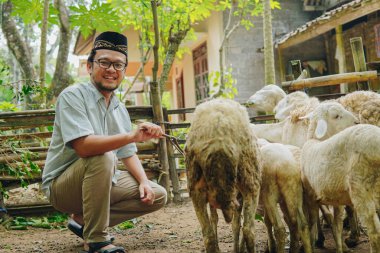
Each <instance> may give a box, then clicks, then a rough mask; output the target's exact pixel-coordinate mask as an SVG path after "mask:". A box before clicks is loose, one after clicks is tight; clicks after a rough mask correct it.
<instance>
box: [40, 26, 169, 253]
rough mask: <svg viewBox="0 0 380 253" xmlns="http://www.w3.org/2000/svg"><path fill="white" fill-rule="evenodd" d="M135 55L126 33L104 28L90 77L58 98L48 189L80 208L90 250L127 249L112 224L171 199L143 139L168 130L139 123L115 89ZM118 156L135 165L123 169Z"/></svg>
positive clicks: (74, 210)
mask: <svg viewBox="0 0 380 253" xmlns="http://www.w3.org/2000/svg"><path fill="white" fill-rule="evenodd" d="M127 57H128V54H127V38H126V37H125V36H124V35H122V34H119V33H115V32H104V33H102V34H100V35H99V36H98V37H97V38H96V39H95V42H94V45H93V49H92V51H91V54H90V56H89V58H88V60H87V71H88V73H89V75H90V82H89V83H86V84H78V85H74V86H70V87H68V88H66V89H65V90H64V91H62V93H61V94H60V95H59V97H58V100H57V105H56V117H55V122H54V132H53V136H52V141H51V144H50V148H49V151H48V155H47V159H46V165H45V168H44V171H43V176H42V189H43V191H44V192H45V194H46V195H47V197H48V198H49V200H50V202H51V204H52V205H53V206H54V207H55V208H56V209H57V210H59V211H62V212H66V213H71V214H72V215H71V218H72V221H70V222H69V226H68V227H69V229H70V230H72V231H73V232H74V233H76V234H77V235H78V236H80V237H82V238H83V239H84V240H85V245H84V246H85V249H86V250H88V252H99V253H101V252H104V253H107V252H108V253H110V252H113V253H115V252H124V249H123V248H122V247H115V246H114V245H112V243H111V239H112V238H110V236H109V235H108V233H107V232H106V228H107V227H109V226H114V225H116V224H119V223H121V222H123V221H125V220H128V219H131V218H134V217H138V216H140V215H144V214H147V213H150V212H153V211H155V210H158V209H159V208H161V207H162V206H163V205H164V204H165V203H166V191H165V189H164V188H163V187H161V186H159V185H158V184H155V183H153V182H151V181H149V180H148V179H147V176H146V174H145V172H144V169H143V167H142V165H141V163H140V160H139V159H138V157H137V155H136V151H137V149H136V145H135V142H142V141H146V140H149V139H151V138H160V137H161V136H162V134H163V131H162V129H161V128H160V127H159V126H157V125H155V124H152V123H142V124H140V125H139V126H138V128H137V129H136V130H132V125H131V121H130V118H129V115H128V112H127V110H126V108H125V107H124V106H123V105H122V104H121V103H120V102H119V101H118V100H117V98H116V96H115V95H114V93H113V91H114V90H115V89H117V88H118V87H119V85H120V83H121V82H122V80H123V78H124V75H125V69H126V66H127V64H128V58H127ZM116 158H118V159H120V160H121V161H122V162H123V163H124V165H125V167H126V168H127V171H118V170H116V164H117V159H116Z"/></svg>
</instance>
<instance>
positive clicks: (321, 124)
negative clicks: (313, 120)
mask: <svg viewBox="0 0 380 253" xmlns="http://www.w3.org/2000/svg"><path fill="white" fill-rule="evenodd" d="M326 132H327V122H326V121H325V120H323V119H320V120H318V122H317V128H316V129H315V132H314V133H315V137H317V138H318V139H321V138H322V137H323V136H325V135H326Z"/></svg>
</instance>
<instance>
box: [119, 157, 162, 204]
mask: <svg viewBox="0 0 380 253" xmlns="http://www.w3.org/2000/svg"><path fill="white" fill-rule="evenodd" d="M121 160H122V161H123V163H124V165H125V167H126V168H127V170H128V171H129V172H130V173H131V174H132V176H133V177H134V178H135V179H136V180H137V182H138V183H139V191H140V198H141V201H142V202H144V203H147V204H153V201H154V198H155V196H154V192H153V189H152V187H151V186H150V184H149V180H148V177H147V176H146V174H145V171H144V168H143V166H142V164H141V162H140V160H139V158H138V156H137V155H136V154H135V155H133V156H130V157H128V158H123V159H121Z"/></svg>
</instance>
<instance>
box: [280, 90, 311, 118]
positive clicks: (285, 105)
mask: <svg viewBox="0 0 380 253" xmlns="http://www.w3.org/2000/svg"><path fill="white" fill-rule="evenodd" d="M309 99H310V97H309V96H308V95H307V94H306V93H305V92H303V91H295V92H293V93H290V94H288V95H286V97H284V98H283V99H281V100H280V101H279V102H278V104H277V105H276V107H275V108H274V111H275V118H276V119H277V120H284V119H285V118H286V117H288V116H289V114H290V112H291V111H292V110H294V109H296V108H297V107H299V106H303V105H304V104H305V103H306V101H307V100H309Z"/></svg>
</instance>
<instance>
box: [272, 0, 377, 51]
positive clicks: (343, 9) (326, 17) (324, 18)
mask: <svg viewBox="0 0 380 253" xmlns="http://www.w3.org/2000/svg"><path fill="white" fill-rule="evenodd" d="M375 1H379V0H354V1H351V2H349V3H346V4H344V5H342V6H340V7H338V8H335V9H333V10H330V11H327V12H325V13H324V14H323V15H321V16H319V17H318V18H316V19H313V20H311V21H309V22H307V23H306V24H304V25H302V26H301V27H299V28H297V29H296V30H294V31H291V32H289V33H287V34H285V35H284V36H283V37H281V38H280V39H279V40H277V42H276V44H277V45H278V44H283V43H285V42H286V41H287V40H288V39H289V38H291V37H294V36H297V35H299V34H302V33H305V32H308V31H310V30H311V29H313V28H316V27H317V26H319V25H321V24H325V23H327V22H329V21H330V20H331V18H333V17H336V16H341V15H344V14H345V13H347V12H349V11H350V10H353V9H357V8H359V7H361V6H362V5H364V4H367V3H370V2H375Z"/></svg>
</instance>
